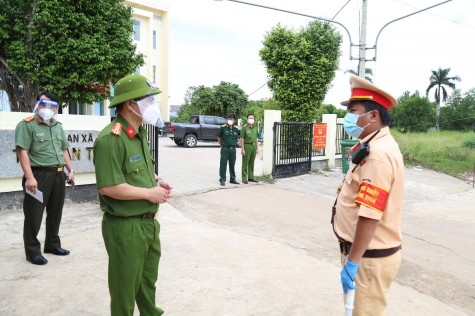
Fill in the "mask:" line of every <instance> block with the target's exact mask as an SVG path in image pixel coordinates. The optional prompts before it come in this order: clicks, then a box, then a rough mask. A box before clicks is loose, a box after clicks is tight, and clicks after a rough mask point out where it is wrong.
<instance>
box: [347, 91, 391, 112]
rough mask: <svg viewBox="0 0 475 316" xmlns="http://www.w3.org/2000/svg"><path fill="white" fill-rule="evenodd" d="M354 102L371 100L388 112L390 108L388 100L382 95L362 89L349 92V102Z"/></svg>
mask: <svg viewBox="0 0 475 316" xmlns="http://www.w3.org/2000/svg"><path fill="white" fill-rule="evenodd" d="M355 100H372V101H374V102H376V103H378V104H379V105H381V106H382V107H384V108H385V109H386V110H388V111H389V108H391V101H389V99H388V98H386V97H385V96H383V95H382V94H379V93H377V92H376V91H372V90H368V89H363V88H354V89H353V90H352V91H351V98H350V101H355Z"/></svg>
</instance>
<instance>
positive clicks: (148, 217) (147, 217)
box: [126, 213, 156, 219]
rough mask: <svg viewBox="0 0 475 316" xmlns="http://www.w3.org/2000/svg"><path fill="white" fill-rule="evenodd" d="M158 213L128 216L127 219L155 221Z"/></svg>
mask: <svg viewBox="0 0 475 316" xmlns="http://www.w3.org/2000/svg"><path fill="white" fill-rule="evenodd" d="M155 214H156V213H145V214H140V215H132V216H127V217H126V218H140V219H154V218H155Z"/></svg>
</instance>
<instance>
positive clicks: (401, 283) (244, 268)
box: [0, 139, 475, 316]
mask: <svg viewBox="0 0 475 316" xmlns="http://www.w3.org/2000/svg"><path fill="white" fill-rule="evenodd" d="M160 146H161V147H160V150H161V154H162V155H161V159H160V175H161V176H162V177H163V178H166V179H168V180H170V181H171V182H173V183H174V185H175V193H176V196H175V197H174V199H173V200H171V202H170V204H164V205H163V206H162V207H161V208H160V218H159V221H160V223H161V227H162V231H161V240H162V252H163V257H162V260H161V263H160V271H159V281H158V283H157V288H158V292H157V302H158V303H159V304H160V306H162V307H163V308H164V309H165V310H166V315H171V316H174V315H176V316H183V315H185V316H187V315H190V316H191V315H193V316H196V315H207V316H208V315H216V316H218V315H219V316H231V315H259V316H260V315H280V314H283V315H305V316H307V315H309V316H313V315H342V309H343V306H342V301H341V294H340V293H341V288H340V284H339V276H338V274H339V270H340V268H339V266H338V254H337V245H336V242H335V238H334V236H333V235H332V231H331V228H330V225H329V215H330V214H329V209H330V207H331V205H332V203H333V199H334V196H335V188H336V187H337V185H338V183H339V182H340V181H341V179H342V175H341V170H334V171H330V172H322V173H314V174H311V175H305V176H300V177H294V178H287V179H281V180H278V181H277V182H276V183H275V184H272V185H271V184H262V183H261V184H258V185H243V184H241V185H232V186H231V185H229V184H227V185H226V187H225V188H224V189H223V188H221V187H219V186H218V185H217V184H218V176H217V174H218V170H217V166H218V159H219V148H218V147H217V145H215V144H211V145H200V146H198V147H197V148H194V149H185V148H180V147H177V146H175V145H174V144H173V143H171V142H170V141H169V140H167V139H166V140H164V141H162V143H161V145H160ZM238 161H239V160H238ZM237 170H240V168H237ZM474 204H475V190H473V189H472V187H471V185H469V184H467V183H464V182H462V181H459V180H456V179H453V178H451V177H447V176H445V175H441V174H438V173H435V172H431V171H427V170H420V169H416V168H412V169H408V170H407V173H406V197H405V204H404V216H403V232H404V249H403V256H404V263H403V268H402V269H401V273H400V275H399V276H398V280H397V282H396V284H394V286H393V288H392V289H391V292H390V294H389V302H390V306H389V311H388V315H396V316H399V315H401V316H402V315H417V316H418V315H441V316H442V315H473V311H474V310H475V299H474V298H475V280H474V275H475V274H474V272H475V260H474V258H473V256H472V254H473V253H474V251H475V246H474V243H473V242H471V240H472V239H473V231H475V230H474V228H475V227H474V226H475V225H474V223H475V221H474V220H475V214H474V212H473V205H474ZM22 219H23V215H22V212H21V210H12V211H9V212H1V213H0V236H1V238H0V254H1V256H0V302H2V303H1V304H0V315H2V316H3V315H6V316H10V315H31V314H32V313H34V314H39V315H107V314H108V303H109V297H108V291H107V255H106V253H105V249H104V246H103V242H102V237H101V232H100V221H101V212H100V211H99V208H98V205H97V204H95V203H84V204H70V205H67V207H66V209H65V212H64V219H63V222H62V228H61V236H62V241H63V245H64V247H66V248H68V249H70V250H71V255H70V256H68V257H64V258H63V257H55V256H52V255H48V254H46V255H45V256H46V257H47V259H48V260H49V263H48V264H47V265H46V266H33V265H31V264H30V263H28V262H26V261H25V259H24V254H23V244H22V239H21V236H22V232H21V231H22ZM40 236H44V231H42V232H40ZM136 314H137V315H138V313H136Z"/></svg>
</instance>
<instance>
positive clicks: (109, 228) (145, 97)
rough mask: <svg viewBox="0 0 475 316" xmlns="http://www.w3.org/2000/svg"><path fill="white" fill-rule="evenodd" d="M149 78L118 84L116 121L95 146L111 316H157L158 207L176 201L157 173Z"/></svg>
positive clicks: (156, 118)
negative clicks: (150, 126)
mask: <svg viewBox="0 0 475 316" xmlns="http://www.w3.org/2000/svg"><path fill="white" fill-rule="evenodd" d="M159 93H160V90H159V89H158V88H156V87H154V86H153V85H152V84H151V83H150V82H149V81H148V80H147V79H146V78H145V77H144V76H141V75H130V76H127V77H124V78H122V79H121V80H119V81H118V82H117V84H116V85H115V95H114V98H113V99H112V101H111V104H110V106H109V107H110V108H116V113H117V117H116V118H115V119H114V120H113V121H112V122H111V123H110V124H109V125H108V126H106V127H105V128H104V129H103V130H102V131H101V132H100V134H99V136H98V137H97V139H96V141H95V143H94V165H95V169H96V183H97V187H98V191H99V199H100V206H101V209H102V211H103V212H104V216H103V220H102V236H103V238H104V244H105V246H106V250H107V254H108V255H109V272H108V279H109V293H110V296H111V306H110V307H111V315H112V316H125V315H127V316H129V315H133V312H134V306H135V302H136V303H137V306H138V309H139V311H140V314H141V315H150V316H158V315H162V314H163V310H162V309H161V308H159V307H157V306H156V304H155V291H156V289H155V283H156V282H157V277H158V263H159V260H160V255H161V248H160V239H159V232H160V225H159V223H158V221H157V220H156V219H155V218H156V214H157V211H158V204H159V203H164V202H166V201H167V199H168V198H169V197H170V196H171V190H172V186H171V185H170V184H169V183H167V182H165V181H163V180H159V181H158V185H157V181H156V176H155V173H154V163H155V162H154V161H153V160H152V157H151V155H150V149H149V146H148V142H147V132H146V130H145V129H144V128H143V127H142V126H141V124H142V123H148V124H154V125H156V126H162V125H163V121H162V119H161V115H160V107H159V101H158V100H159V99H158V94H159Z"/></svg>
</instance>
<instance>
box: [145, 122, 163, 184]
mask: <svg viewBox="0 0 475 316" xmlns="http://www.w3.org/2000/svg"><path fill="white" fill-rule="evenodd" d="M143 126H144V127H145V129H146V130H147V139H148V146H149V147H150V155H151V156H152V159H153V161H155V165H154V168H155V174H156V175H158V145H159V142H158V141H159V139H160V129H159V128H158V127H156V126H154V125H151V124H143Z"/></svg>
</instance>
